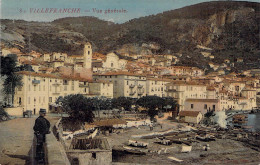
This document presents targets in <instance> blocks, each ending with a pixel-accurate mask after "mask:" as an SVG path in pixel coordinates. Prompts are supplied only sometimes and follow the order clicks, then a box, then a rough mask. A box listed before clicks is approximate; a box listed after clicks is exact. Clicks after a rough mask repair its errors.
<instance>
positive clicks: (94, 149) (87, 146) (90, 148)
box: [66, 137, 112, 165]
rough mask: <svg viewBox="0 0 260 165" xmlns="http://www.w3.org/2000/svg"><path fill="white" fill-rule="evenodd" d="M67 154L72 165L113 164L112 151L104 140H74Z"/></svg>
mask: <svg viewBox="0 0 260 165" xmlns="http://www.w3.org/2000/svg"><path fill="white" fill-rule="evenodd" d="M66 153H67V155H68V158H69V160H70V163H71V164H85V165H101V164H102V165H110V164H111V163H112V149H111V147H110V146H109V144H108V142H107V139H104V138H103V139H98V138H94V139H85V138H81V137H77V138H73V139H72V142H71V145H70V147H69V150H67V151H66Z"/></svg>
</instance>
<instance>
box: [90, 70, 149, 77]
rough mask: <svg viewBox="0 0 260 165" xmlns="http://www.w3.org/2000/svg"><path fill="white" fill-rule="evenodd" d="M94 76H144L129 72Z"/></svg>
mask: <svg viewBox="0 0 260 165" xmlns="http://www.w3.org/2000/svg"><path fill="white" fill-rule="evenodd" d="M94 75H102V76H113V75H126V76H145V75H142V74H137V73H131V72H126V71H118V72H106V73H103V74H94Z"/></svg>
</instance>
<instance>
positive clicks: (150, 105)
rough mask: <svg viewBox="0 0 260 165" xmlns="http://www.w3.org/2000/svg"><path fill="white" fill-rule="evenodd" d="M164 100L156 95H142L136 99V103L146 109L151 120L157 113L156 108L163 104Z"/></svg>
mask: <svg viewBox="0 0 260 165" xmlns="http://www.w3.org/2000/svg"><path fill="white" fill-rule="evenodd" d="M163 102H164V100H163V99H162V98H161V97H158V96H143V97H141V98H140V99H138V100H137V102H136V104H137V105H139V106H142V107H145V108H147V109H148V112H147V114H148V116H150V119H151V120H154V117H155V116H156V115H157V114H158V109H159V108H161V107H162V106H163Z"/></svg>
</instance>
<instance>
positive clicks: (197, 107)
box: [184, 99, 220, 115]
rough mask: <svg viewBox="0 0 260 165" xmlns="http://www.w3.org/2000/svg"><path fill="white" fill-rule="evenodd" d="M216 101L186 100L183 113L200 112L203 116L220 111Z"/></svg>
mask: <svg viewBox="0 0 260 165" xmlns="http://www.w3.org/2000/svg"><path fill="white" fill-rule="evenodd" d="M219 104H220V103H219V100H218V99H186V100H185V104H184V109H185V110H184V111H186V110H187V111H194V112H201V113H202V114H203V115H204V114H205V113H207V112H210V111H220V106H219Z"/></svg>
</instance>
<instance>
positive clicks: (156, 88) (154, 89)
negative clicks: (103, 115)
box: [146, 78, 171, 97]
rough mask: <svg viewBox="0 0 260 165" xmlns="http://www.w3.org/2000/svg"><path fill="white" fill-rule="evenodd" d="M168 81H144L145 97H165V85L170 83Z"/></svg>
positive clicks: (157, 79) (152, 79) (151, 79)
mask: <svg viewBox="0 0 260 165" xmlns="http://www.w3.org/2000/svg"><path fill="white" fill-rule="evenodd" d="M170 82H171V80H170V79H162V78H147V80H146V95H147V96H159V97H165V96H166V95H167V93H166V84H168V83H170Z"/></svg>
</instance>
